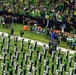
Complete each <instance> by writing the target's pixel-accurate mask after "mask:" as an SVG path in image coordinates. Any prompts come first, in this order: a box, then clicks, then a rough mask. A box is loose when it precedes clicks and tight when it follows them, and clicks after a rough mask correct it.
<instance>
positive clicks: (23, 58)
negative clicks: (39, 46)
mask: <svg viewBox="0 0 76 75" xmlns="http://www.w3.org/2000/svg"><path fill="white" fill-rule="evenodd" d="M23 59H25V50H24V51H23Z"/></svg>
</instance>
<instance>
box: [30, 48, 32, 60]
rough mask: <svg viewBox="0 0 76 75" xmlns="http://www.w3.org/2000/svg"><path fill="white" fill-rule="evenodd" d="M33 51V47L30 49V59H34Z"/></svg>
mask: <svg viewBox="0 0 76 75" xmlns="http://www.w3.org/2000/svg"><path fill="white" fill-rule="evenodd" d="M32 53H33V51H32V49H31V50H30V60H32Z"/></svg>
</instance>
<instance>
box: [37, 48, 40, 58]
mask: <svg viewBox="0 0 76 75" xmlns="http://www.w3.org/2000/svg"><path fill="white" fill-rule="evenodd" d="M39 50H40V47H37V50H36V51H37V54H36V55H37V58H38V54H39Z"/></svg>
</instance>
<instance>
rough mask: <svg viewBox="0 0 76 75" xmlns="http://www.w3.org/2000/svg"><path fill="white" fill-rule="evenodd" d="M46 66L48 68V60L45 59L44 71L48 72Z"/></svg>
mask: <svg viewBox="0 0 76 75" xmlns="http://www.w3.org/2000/svg"><path fill="white" fill-rule="evenodd" d="M46 66H47V60H46V59H44V70H46Z"/></svg>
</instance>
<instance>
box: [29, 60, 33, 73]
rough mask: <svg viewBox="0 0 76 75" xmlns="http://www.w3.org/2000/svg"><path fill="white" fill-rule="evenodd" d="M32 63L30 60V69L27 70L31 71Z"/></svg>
mask: <svg viewBox="0 0 76 75" xmlns="http://www.w3.org/2000/svg"><path fill="white" fill-rule="evenodd" d="M32 64H33V62H32V61H30V69H29V72H32Z"/></svg>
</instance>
